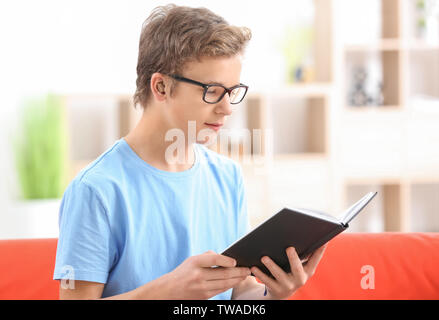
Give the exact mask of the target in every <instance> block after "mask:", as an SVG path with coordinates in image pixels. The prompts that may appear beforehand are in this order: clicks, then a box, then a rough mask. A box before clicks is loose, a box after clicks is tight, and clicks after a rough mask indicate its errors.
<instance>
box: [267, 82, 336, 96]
mask: <svg viewBox="0 0 439 320" xmlns="http://www.w3.org/2000/svg"><path fill="white" fill-rule="evenodd" d="M331 93H332V84H330V83H324V82H320V83H318V82H313V83H312V82H310V83H296V84H290V85H285V86H284V87H282V88H279V89H275V90H270V92H267V93H266V95H270V96H279V95H280V96H304V97H320V96H328V95H330V94H331Z"/></svg>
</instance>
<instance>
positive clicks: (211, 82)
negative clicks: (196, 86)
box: [206, 81, 225, 87]
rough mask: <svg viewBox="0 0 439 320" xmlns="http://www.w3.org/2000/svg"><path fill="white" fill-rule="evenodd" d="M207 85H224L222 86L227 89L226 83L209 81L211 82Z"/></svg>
mask: <svg viewBox="0 0 439 320" xmlns="http://www.w3.org/2000/svg"><path fill="white" fill-rule="evenodd" d="M206 84H219V85H222V86H224V87H225V84H224V83H221V82H217V81H209V82H206Z"/></svg>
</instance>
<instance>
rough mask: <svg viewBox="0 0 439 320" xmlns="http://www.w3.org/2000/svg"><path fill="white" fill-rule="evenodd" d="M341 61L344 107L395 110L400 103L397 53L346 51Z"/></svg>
mask: <svg viewBox="0 0 439 320" xmlns="http://www.w3.org/2000/svg"><path fill="white" fill-rule="evenodd" d="M344 58H345V62H344V69H345V84H344V87H345V88H344V90H345V99H346V103H347V105H355V106H357V105H358V106H359V107H363V106H364V107H366V106H369V105H382V106H390V107H395V106H400V105H402V104H403V96H404V95H403V89H402V88H403V82H402V78H401V76H402V71H401V54H400V52H399V51H396V50H389V51H379V52H375V51H370V52H369V51H348V52H345V54H344Z"/></svg>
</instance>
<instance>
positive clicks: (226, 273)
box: [206, 267, 251, 280]
mask: <svg viewBox="0 0 439 320" xmlns="http://www.w3.org/2000/svg"><path fill="white" fill-rule="evenodd" d="M206 274H207V278H208V279H209V280H221V279H230V278H241V277H247V276H249V275H250V274H251V272H250V269H249V268H245V267H234V268H224V267H218V268H208V269H207V270H206Z"/></svg>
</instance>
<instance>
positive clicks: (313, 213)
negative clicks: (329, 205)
mask: <svg viewBox="0 0 439 320" xmlns="http://www.w3.org/2000/svg"><path fill="white" fill-rule="evenodd" d="M291 210H295V211H298V212H302V213H305V214H307V215H309V216H313V217H315V218H320V219H323V220H327V221H331V222H334V223H337V224H340V223H341V222H340V220H339V219H337V218H336V217H334V216H331V215H330V214H327V213H325V212H322V211H317V210H311V209H303V208H291Z"/></svg>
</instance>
